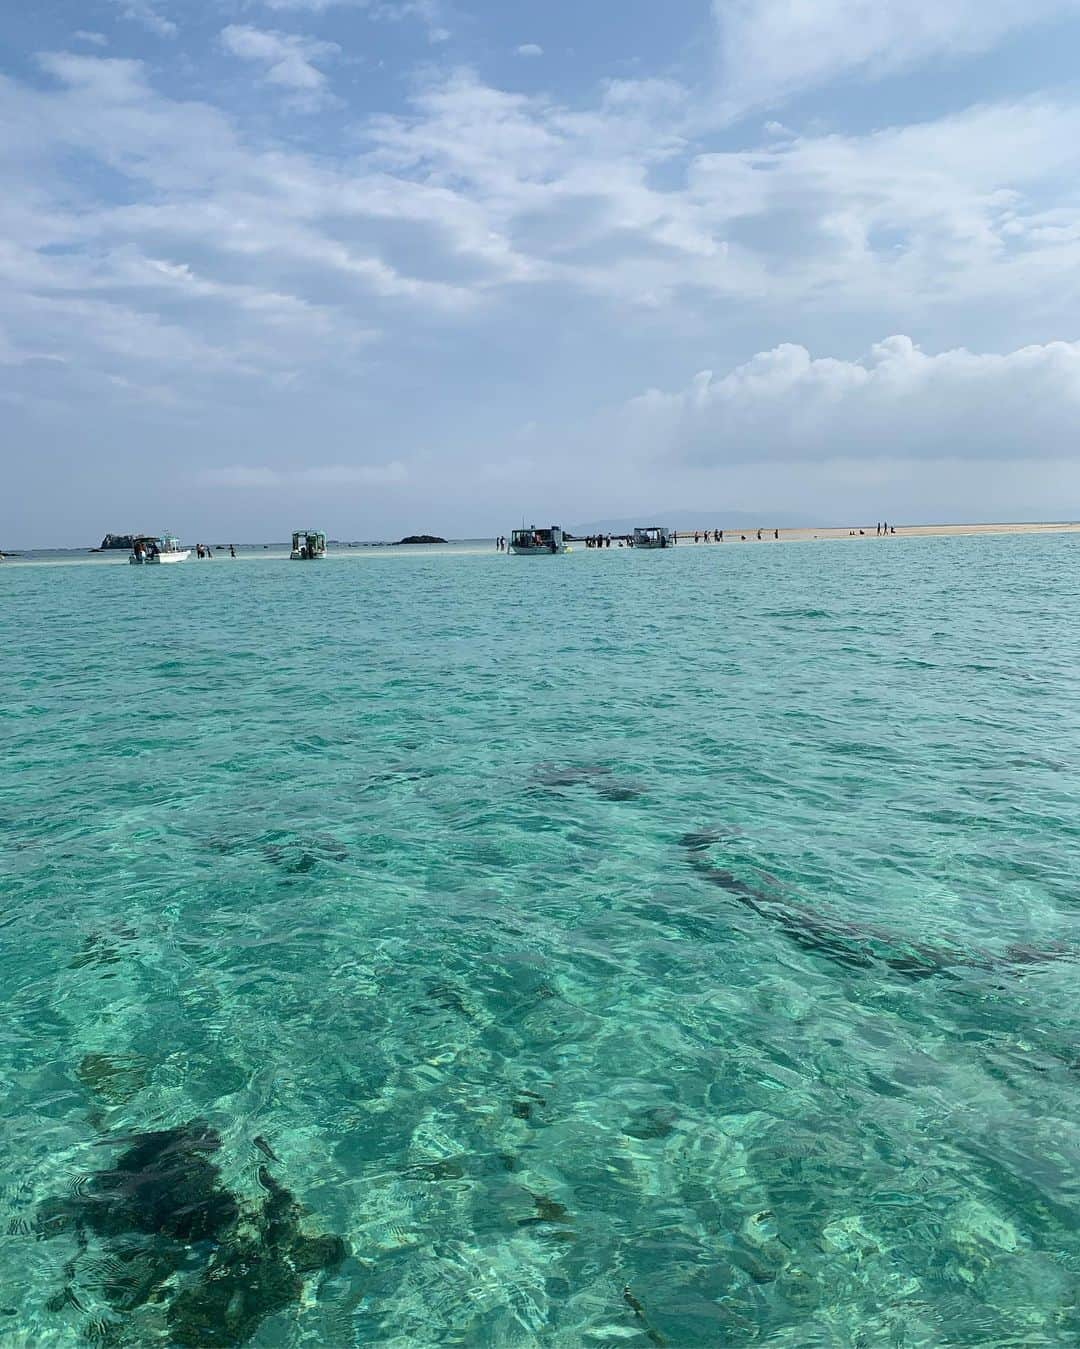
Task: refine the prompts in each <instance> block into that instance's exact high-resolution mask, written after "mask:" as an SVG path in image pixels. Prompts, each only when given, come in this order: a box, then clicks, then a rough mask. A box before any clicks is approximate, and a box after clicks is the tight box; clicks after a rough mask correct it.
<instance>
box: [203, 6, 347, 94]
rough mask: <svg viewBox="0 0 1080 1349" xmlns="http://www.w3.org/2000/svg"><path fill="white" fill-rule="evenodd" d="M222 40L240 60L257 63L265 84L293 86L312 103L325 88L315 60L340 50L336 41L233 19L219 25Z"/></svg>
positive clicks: (335, 53)
mask: <svg viewBox="0 0 1080 1349" xmlns="http://www.w3.org/2000/svg"><path fill="white" fill-rule="evenodd" d="M221 43H222V46H223V47H224V48H225V49H226V51H229V52H231V53H232V54H233V56H237V57H239V58H240V60H241V61H250V62H253V63H254V64H255V65H257V66H260V67H261V68H262V71H263V78H264V79H265V80H266V82H267V83H268V84H276V85H278V86H280V87H281V88H283V89H291V90H294V91H295V92H297V93H299V94H302V95H304V96H305V99H306V100H307V101H308V103H309V104H310V105H312V106H314V104H316V103H317V102H319V101H320V100H321V98H322V96H323V94H324V92H325V88H326V76H325V74H324V73H323V72H322V71H321V70H320V69H319V68H318V66H316V65H315V62H316V61H323V60H327V59H331V58H333V57H335V56H338V55H340V53H341V48H340V47H339V46H338V44H337V43H336V42H323V41H321V40H319V39H317V38H310V37H301V36H299V35H298V34H295V33H279V32H277V31H276V30H274V29H264V28H253V27H251V26H250V25H249V24H236V23H234V24H230V25H229V26H228V27H227V28H224V29H222V32H221Z"/></svg>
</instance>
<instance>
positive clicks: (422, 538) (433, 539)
mask: <svg viewBox="0 0 1080 1349" xmlns="http://www.w3.org/2000/svg"><path fill="white" fill-rule="evenodd" d="M445 542H446V540H445V539H440V538H439V537H438V535H437V534H410V535H409V536H408V538H406V539H398V544H399V545H400V544H403V543H445Z"/></svg>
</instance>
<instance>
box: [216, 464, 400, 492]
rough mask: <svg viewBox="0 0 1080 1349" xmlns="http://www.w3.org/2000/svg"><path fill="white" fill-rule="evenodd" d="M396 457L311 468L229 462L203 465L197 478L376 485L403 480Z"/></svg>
mask: <svg viewBox="0 0 1080 1349" xmlns="http://www.w3.org/2000/svg"><path fill="white" fill-rule="evenodd" d="M408 476H409V475H408V471H407V470H406V468H405V465H404V464H403V463H401V462H400V460H397V459H392V460H390V462H389V463H386V464H328V465H325V466H319V467H314V468H290V469H279V468H266V467H260V466H256V467H250V466H246V465H243V464H233V465H230V466H229V467H227V468H211V469H206V470H205V471H204V472H203V473H201V474H200V480H201V481H202V482H206V483H212V484H214V485H215V486H218V487H350V486H362V487H379V486H388V485H392V484H394V483H400V482H404V481H405V480H406V479H407V478H408Z"/></svg>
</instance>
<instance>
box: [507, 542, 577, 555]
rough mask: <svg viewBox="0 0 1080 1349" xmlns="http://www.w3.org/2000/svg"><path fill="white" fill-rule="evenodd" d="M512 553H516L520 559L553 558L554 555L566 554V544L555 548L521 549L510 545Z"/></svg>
mask: <svg viewBox="0 0 1080 1349" xmlns="http://www.w3.org/2000/svg"><path fill="white" fill-rule="evenodd" d="M510 551H511V552H512V553H516V554H517V555H518V556H519V557H551V556H552V554H553V553H565V552H566V551H567V549H566V544H565V543H561V544H558V545H557V546H556V547H555V548H520V547H515V546H514V545H513V544H511V545H510Z"/></svg>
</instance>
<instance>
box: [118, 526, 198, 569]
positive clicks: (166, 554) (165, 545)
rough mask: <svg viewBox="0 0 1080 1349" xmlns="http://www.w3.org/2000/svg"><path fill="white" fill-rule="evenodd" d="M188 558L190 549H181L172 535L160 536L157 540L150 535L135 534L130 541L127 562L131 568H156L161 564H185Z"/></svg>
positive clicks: (178, 542) (177, 540) (178, 541)
mask: <svg viewBox="0 0 1080 1349" xmlns="http://www.w3.org/2000/svg"><path fill="white" fill-rule="evenodd" d="M190 556H191V549H190V548H181V547H180V540H179V539H178V538H177V537H176V536H175V535H174V534H162V536H161V538H159V539H155V538H154V537H153V535H151V534H136V535H135V537H134V538H133V539H132V540H131V556H130V557H129V558H128V561H129V562H130V563H131V565H132V566H133V567H142V566H151V565H154V566H156V565H158V564H159V563H162V562H186V561H187V559H188V558H189V557H190Z"/></svg>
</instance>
